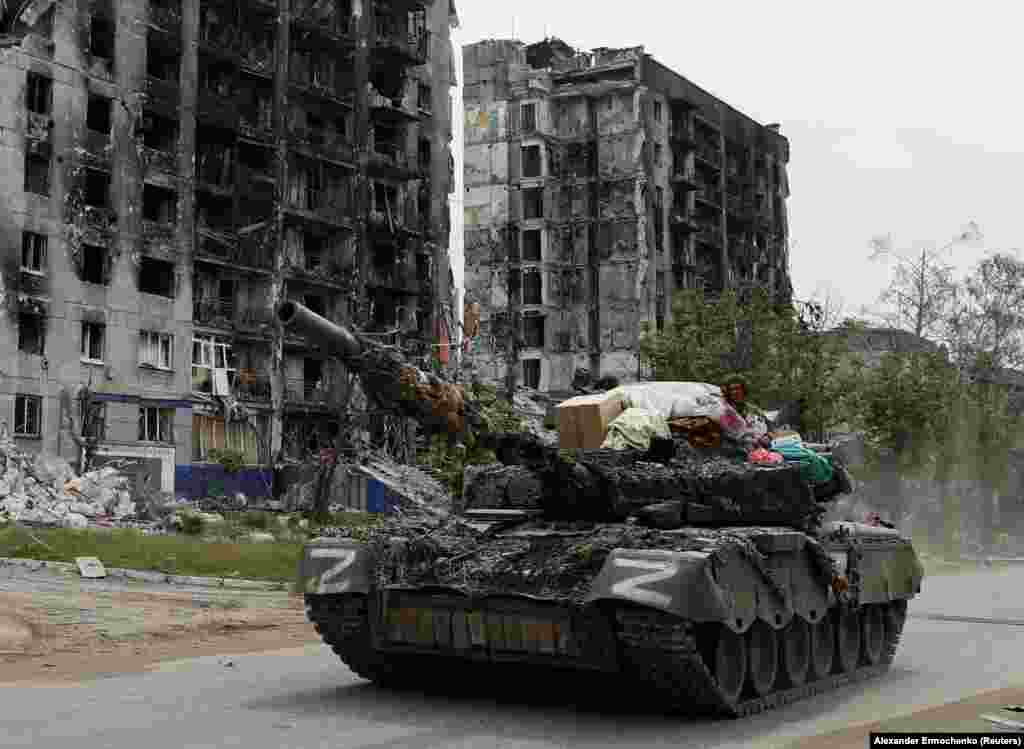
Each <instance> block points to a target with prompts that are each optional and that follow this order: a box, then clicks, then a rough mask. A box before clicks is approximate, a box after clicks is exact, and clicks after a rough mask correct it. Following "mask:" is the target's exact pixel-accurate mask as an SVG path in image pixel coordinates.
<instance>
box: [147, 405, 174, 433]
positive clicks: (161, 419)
mask: <svg viewBox="0 0 1024 749" xmlns="http://www.w3.org/2000/svg"><path fill="white" fill-rule="evenodd" d="M139 441H140V442H174V409H173V408H157V407H155V406H139Z"/></svg>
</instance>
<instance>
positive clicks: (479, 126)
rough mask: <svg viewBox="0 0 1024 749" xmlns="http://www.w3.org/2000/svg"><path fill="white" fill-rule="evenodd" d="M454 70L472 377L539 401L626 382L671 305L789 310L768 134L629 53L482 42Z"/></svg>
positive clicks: (779, 160) (783, 151)
mask: <svg viewBox="0 0 1024 749" xmlns="http://www.w3.org/2000/svg"><path fill="white" fill-rule="evenodd" d="M463 70H464V102H465V132H466V135H465V183H466V194H465V248H466V249H465V255H466V259H465V264H466V266H465V278H466V292H465V293H466V303H467V309H469V310H472V311H473V312H474V313H475V312H476V311H477V310H479V320H480V326H479V335H478V336H477V337H476V339H475V340H474V341H473V342H472V349H471V351H473V354H472V358H473V363H474V366H475V367H476V368H477V371H478V372H479V373H480V376H482V377H484V378H487V379H493V380H499V381H505V380H506V375H507V373H508V367H509V366H513V367H515V368H516V371H515V372H514V374H515V377H516V380H517V381H518V383H519V384H521V385H526V386H527V387H531V388H539V389H541V390H545V391H556V392H557V391H566V390H568V389H569V388H570V386H571V384H572V382H573V378H574V374H575V373H576V372H577V371H579V370H583V369H586V370H587V371H588V372H589V373H590V376H591V377H592V378H593V379H594V380H596V379H598V378H601V377H617V378H619V379H620V380H622V381H630V380H633V379H636V378H638V377H640V375H641V372H640V371H639V370H640V365H639V358H638V355H637V354H638V344H639V336H640V333H641V323H643V322H648V323H650V324H651V325H652V326H657V328H658V329H660V328H662V326H664V324H665V323H666V321H668V320H669V319H670V318H671V304H670V301H671V298H672V294H673V292H674V291H675V290H677V289H684V288H697V287H702V288H703V289H705V291H706V292H708V293H710V294H714V293H716V292H720V291H721V290H722V289H724V288H728V287H732V288H735V287H737V286H739V285H741V284H745V283H758V284H760V285H762V286H766V287H768V288H770V289H771V290H772V291H773V293H774V294H776V295H777V297H778V298H788V297H789V296H790V295H791V287H790V279H789V266H788V250H787V247H788V243H787V232H788V230H787V219H786V199H787V197H788V195H789V188H788V182H787V175H786V167H787V163H788V161H789V144H788V141H787V140H786V139H785V138H784V137H783V136H782V135H780V133H779V131H778V126H777V125H759V124H758V123H757V122H755V121H754V120H752V119H751V118H750V117H747V116H746V115H744V114H742V113H740V112H739V111H737V110H735V109H733V108H732V107H730V106H728V105H727V104H725V103H724V102H722V101H720V100H719V99H716V98H715V97H714V96H712V95H711V94H709V93H707V92H706V91H704V90H702V89H701V88H699V87H697V86H696V85H695V84H693V83H691V82H690V81H688V80H687V79H686V78H683V77H682V76H680V75H678V74H676V73H674V72H673V71H672V70H670V69H668V68H667V67H665V66H664V65H662V64H661V63H659V62H658V61H656V60H655V59H654V58H653V57H651V56H650V55H649V54H646V53H645V52H644V49H643V47H636V48H627V49H606V48H602V49H595V50H593V51H592V52H577V51H576V50H574V49H572V48H571V47H569V46H568V45H566V44H564V43H563V42H561V41H559V40H557V39H548V40H545V41H543V42H540V43H537V44H532V45H525V44H523V43H521V42H519V41H511V40H490V41H483V42H479V43H476V44H471V45H468V46H466V47H465V48H464V51H463ZM476 305H479V308H478V307H476ZM473 317H474V319H475V318H476V315H475V314H474V315H473ZM474 332H476V331H475V330H474Z"/></svg>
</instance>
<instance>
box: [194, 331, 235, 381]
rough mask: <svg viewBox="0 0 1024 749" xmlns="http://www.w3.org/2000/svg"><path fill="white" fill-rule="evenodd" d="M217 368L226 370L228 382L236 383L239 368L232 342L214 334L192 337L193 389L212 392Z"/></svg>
mask: <svg viewBox="0 0 1024 749" xmlns="http://www.w3.org/2000/svg"><path fill="white" fill-rule="evenodd" d="M216 370H224V372H225V374H226V378H227V383H228V384H229V385H234V382H235V375H236V373H237V371H238V368H237V366H236V361H235V356H234V354H233V353H232V350H231V344H230V343H228V342H226V341H224V340H222V339H220V338H216V337H214V336H195V337H194V338H193V339H192V390H193V391H195V392H198V393H212V392H213V391H214V382H213V376H214V373H215V371H216Z"/></svg>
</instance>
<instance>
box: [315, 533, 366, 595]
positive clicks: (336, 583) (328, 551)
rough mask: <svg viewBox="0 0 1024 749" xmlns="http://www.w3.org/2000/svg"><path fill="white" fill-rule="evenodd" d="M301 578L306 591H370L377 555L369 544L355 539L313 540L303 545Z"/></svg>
mask: <svg viewBox="0 0 1024 749" xmlns="http://www.w3.org/2000/svg"><path fill="white" fill-rule="evenodd" d="M299 580H300V582H301V584H302V591H303V592H304V593H311V594H316V595H328V594H331V593H369V592H370V588H371V587H372V581H373V559H372V557H371V554H370V551H369V550H368V549H367V548H366V547H365V546H363V545H362V544H358V543H355V542H353V541H344V540H342V541H333V540H332V541H327V540H322V541H321V540H316V541H312V542H310V543H309V544H307V545H306V547H305V548H304V549H303V552H302V559H301V560H300V561H299Z"/></svg>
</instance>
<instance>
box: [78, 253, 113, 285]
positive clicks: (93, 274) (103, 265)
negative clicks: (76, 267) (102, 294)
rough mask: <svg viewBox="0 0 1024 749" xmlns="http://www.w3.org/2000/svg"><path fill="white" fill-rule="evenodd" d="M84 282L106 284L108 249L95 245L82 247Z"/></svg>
mask: <svg viewBox="0 0 1024 749" xmlns="http://www.w3.org/2000/svg"><path fill="white" fill-rule="evenodd" d="M82 280H83V281H85V282H86V283H96V284H106V282H107V248H106V247H100V246H98V245H94V244H86V245H82Z"/></svg>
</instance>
